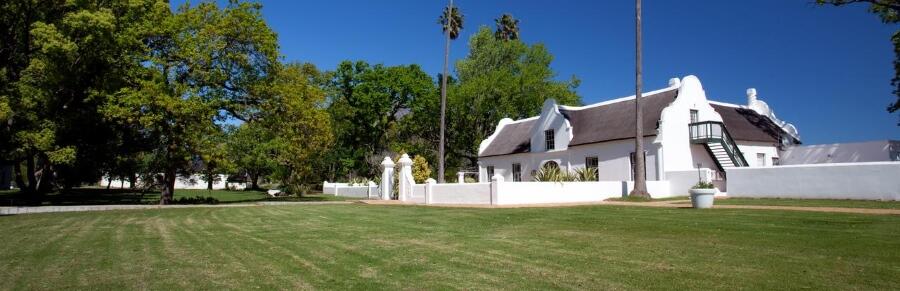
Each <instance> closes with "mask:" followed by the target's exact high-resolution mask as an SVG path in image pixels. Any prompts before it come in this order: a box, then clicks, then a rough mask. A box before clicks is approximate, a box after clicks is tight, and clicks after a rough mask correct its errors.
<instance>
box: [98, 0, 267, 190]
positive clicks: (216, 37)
mask: <svg viewBox="0 0 900 291" xmlns="http://www.w3.org/2000/svg"><path fill="white" fill-rule="evenodd" d="M260 9H261V5H259V4H256V3H239V2H235V1H232V2H229V3H228V4H227V6H225V7H224V8H220V7H219V6H218V5H217V4H216V3H213V2H202V3H200V4H199V5H197V6H194V7H191V6H190V5H189V4H185V5H182V6H181V7H180V8H179V9H178V10H177V11H176V12H172V11H171V10H170V9H169V7H168V5H162V6H161V7H158V9H156V10H155V11H154V14H153V17H154V18H155V19H154V20H155V21H153V22H151V23H149V24H148V25H146V26H145V27H144V31H143V34H142V37H143V41H144V42H145V43H146V51H145V53H144V54H143V55H142V56H143V58H142V59H140V60H139V63H140V64H141V66H140V67H138V68H137V69H134V70H132V71H130V72H128V74H127V76H128V81H129V86H128V87H127V88H124V89H122V90H121V91H119V92H118V94H117V96H116V97H117V98H113V99H111V100H110V101H109V102H108V103H107V104H106V106H105V108H104V114H105V115H106V116H107V117H108V118H111V119H114V120H117V121H120V122H122V123H135V124H138V125H139V126H140V127H141V128H142V132H144V133H145V134H146V135H148V136H149V137H150V139H151V140H153V147H152V148H153V150H152V157H153V159H152V160H153V163H152V169H151V170H153V171H158V172H161V173H162V176H161V177H160V179H159V180H160V183H159V184H161V188H162V195H161V199H160V204H168V203H169V202H170V201H171V200H172V196H173V193H174V186H175V179H176V175H177V174H178V173H179V172H180V171H186V170H188V169H189V166H190V162H191V159H192V157H193V156H195V155H196V154H198V153H200V152H201V151H200V149H201V147H203V146H204V144H203V143H202V141H201V140H198V139H197V138H196V137H198V136H203V135H204V134H206V133H210V134H212V133H214V132H215V130H216V127H217V121H224V120H226V119H227V118H236V119H243V120H249V119H252V118H253V116H254V115H255V114H257V113H258V110H257V109H256V108H257V106H256V105H258V104H259V103H260V102H261V100H262V98H264V95H263V94H256V93H257V92H258V91H259V90H260V89H258V88H259V87H260V86H264V84H265V83H266V82H269V79H270V76H269V75H270V74H269V73H270V72H271V71H272V70H273V68H275V67H277V65H278V62H277V48H278V46H277V41H276V36H275V33H274V32H273V31H272V30H271V29H270V28H269V27H268V26H267V25H266V23H265V21H264V20H263V18H262V15H261V14H260ZM223 112H224V113H223Z"/></svg>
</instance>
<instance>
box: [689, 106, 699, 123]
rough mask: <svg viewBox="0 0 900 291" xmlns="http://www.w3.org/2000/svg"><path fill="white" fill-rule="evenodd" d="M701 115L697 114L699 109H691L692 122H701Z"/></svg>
mask: <svg viewBox="0 0 900 291" xmlns="http://www.w3.org/2000/svg"><path fill="white" fill-rule="evenodd" d="M699 121H700V117H699V116H698V114H697V110H694V109H691V123H694V122H699Z"/></svg>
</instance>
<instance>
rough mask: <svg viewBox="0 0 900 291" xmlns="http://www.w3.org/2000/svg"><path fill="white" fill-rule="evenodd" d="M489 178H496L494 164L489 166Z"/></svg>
mask: <svg viewBox="0 0 900 291" xmlns="http://www.w3.org/2000/svg"><path fill="white" fill-rule="evenodd" d="M487 174H488V180H491V179H493V178H494V166H487Z"/></svg>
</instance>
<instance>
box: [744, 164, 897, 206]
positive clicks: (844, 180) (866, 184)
mask: <svg viewBox="0 0 900 291" xmlns="http://www.w3.org/2000/svg"><path fill="white" fill-rule="evenodd" d="M728 196H729V197H752V198H763V197H765V198H800V199H859V200H900V162H873V163H842V164H815V165H791V166H778V167H762V168H759V167H750V168H732V169H729V171H728Z"/></svg>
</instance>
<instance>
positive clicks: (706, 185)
mask: <svg viewBox="0 0 900 291" xmlns="http://www.w3.org/2000/svg"><path fill="white" fill-rule="evenodd" d="M715 187H716V186H715V185H713V183H710V182H703V181H700V182H697V185H694V187H691V189H713V188H715Z"/></svg>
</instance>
